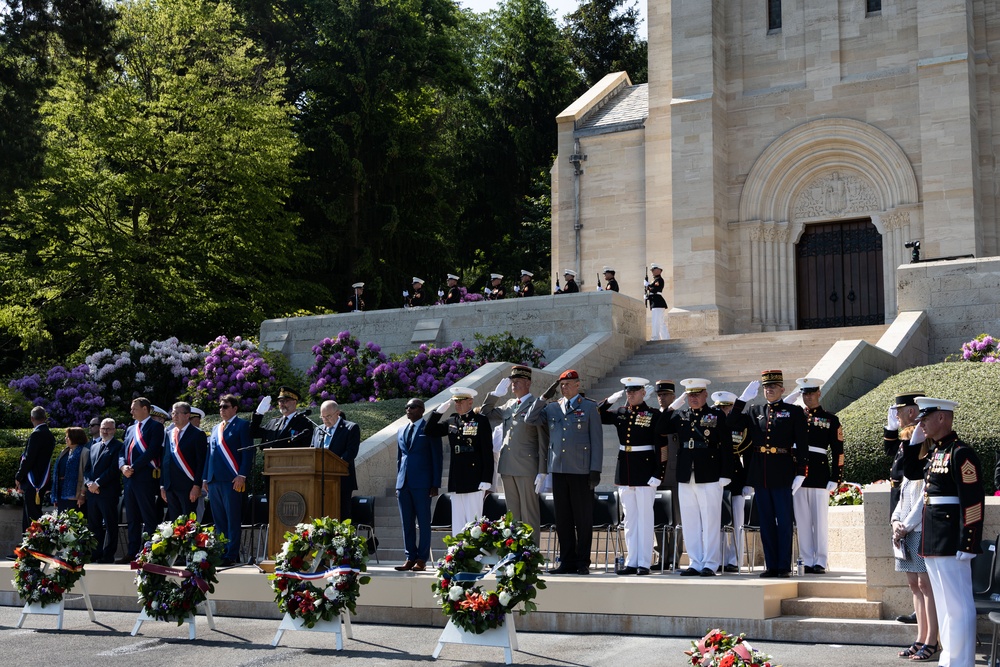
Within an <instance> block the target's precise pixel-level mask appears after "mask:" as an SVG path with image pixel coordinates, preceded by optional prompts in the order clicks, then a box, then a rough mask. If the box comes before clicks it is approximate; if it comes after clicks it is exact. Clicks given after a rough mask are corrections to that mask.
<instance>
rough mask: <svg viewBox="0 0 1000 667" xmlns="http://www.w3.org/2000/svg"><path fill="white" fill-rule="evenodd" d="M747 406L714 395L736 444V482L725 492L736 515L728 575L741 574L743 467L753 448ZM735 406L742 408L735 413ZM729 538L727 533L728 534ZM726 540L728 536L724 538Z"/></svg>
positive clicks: (721, 394)
mask: <svg viewBox="0 0 1000 667" xmlns="http://www.w3.org/2000/svg"><path fill="white" fill-rule="evenodd" d="M744 405H745V404H744V403H743V402H742V401H740V400H739V398H737V396H736V394H734V393H733V392H731V391H717V392H715V393H713V394H712V406H713V407H716V408H718V409H720V410H722V412H723V413H724V414H725V415H726V432H727V433H729V434H730V436H731V438H732V443H733V479H732V481H731V482H729V485H728V486H727V487H726V488H725V489H723V491H729V498H730V502H731V504H732V511H733V532H732V536H733V549H732V551H730V550H729V549H728V548H725V547H724V548H723V549H722V557H723V559H724V560H725V563H723V564H722V569H723V571H725V572H739V571H740V563H742V562H743V519H744V514H745V512H744V508H745V499H744V496H743V488H744V487H745V486H746V484H747V471H746V468H745V467H744V466H743V453H744V452H746V450H747V448H748V447H749V446H750V441H751V439H750V425H749V421H750V419H749V417H747V416H746V415H745V414H743V406H744ZM734 406H739V408H738V409H734ZM727 535H728V533H727ZM722 539H723V540H725V539H726V536H723V537H722Z"/></svg>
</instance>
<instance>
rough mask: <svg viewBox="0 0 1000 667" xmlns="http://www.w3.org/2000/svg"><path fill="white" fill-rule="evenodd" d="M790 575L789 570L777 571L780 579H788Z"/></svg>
mask: <svg viewBox="0 0 1000 667" xmlns="http://www.w3.org/2000/svg"><path fill="white" fill-rule="evenodd" d="M790 576H792V571H791V570H781V571H780V572H778V578H780V579H788V578H789V577H790Z"/></svg>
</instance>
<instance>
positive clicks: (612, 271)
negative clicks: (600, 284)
mask: <svg viewBox="0 0 1000 667" xmlns="http://www.w3.org/2000/svg"><path fill="white" fill-rule="evenodd" d="M614 272H615V269H614V267H611V266H605V267H604V273H614Z"/></svg>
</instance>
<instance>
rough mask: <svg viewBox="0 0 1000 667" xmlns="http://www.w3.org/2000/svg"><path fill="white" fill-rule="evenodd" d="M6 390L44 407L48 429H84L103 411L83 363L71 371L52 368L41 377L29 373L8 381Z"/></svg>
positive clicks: (100, 401)
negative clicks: (47, 416)
mask: <svg viewBox="0 0 1000 667" xmlns="http://www.w3.org/2000/svg"><path fill="white" fill-rule="evenodd" d="M9 387H10V388H11V389H16V390H17V391H19V392H21V394H23V395H24V397H25V398H27V399H28V400H29V401H31V402H32V404H33V405H40V406H42V407H43V408H45V410H46V411H47V412H48V413H49V423H50V424H51V425H52V426H85V425H86V424H87V423H88V422H90V419H91V418H92V417H97V416H99V415H100V414H101V412H102V411H103V409H104V399H103V398H102V397H101V389H100V387H99V386H98V384H97V383H96V382H94V381H93V380H92V379H91V378H90V369H89V368H88V367H87V365H86V364H80V365H79V366H77V367H75V368H71V369H67V368H64V367H63V366H53V367H52V368H50V369H49V370H48V372H47V373H46V374H45V377H44V378H43V377H42V376H41V374H39V373H33V374H31V375H27V376H25V377H23V378H20V379H17V380H12V381H11V382H10V385H9Z"/></svg>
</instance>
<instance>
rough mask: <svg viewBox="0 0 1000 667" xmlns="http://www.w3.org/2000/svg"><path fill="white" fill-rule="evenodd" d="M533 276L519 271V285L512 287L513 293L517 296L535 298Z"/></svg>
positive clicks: (528, 272)
mask: <svg viewBox="0 0 1000 667" xmlns="http://www.w3.org/2000/svg"><path fill="white" fill-rule="evenodd" d="M534 277H535V274H534V273H532V272H531V271H525V270H524V269H521V284H520V285H515V286H514V293H515V294H516V295H517V296H535V283H533V282H532V280H533V279H534Z"/></svg>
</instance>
